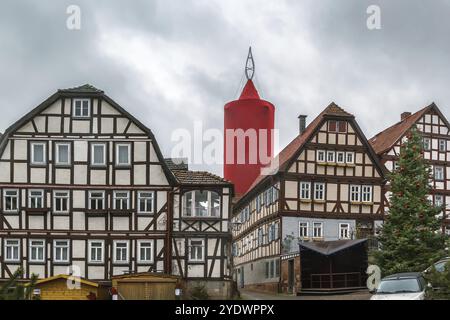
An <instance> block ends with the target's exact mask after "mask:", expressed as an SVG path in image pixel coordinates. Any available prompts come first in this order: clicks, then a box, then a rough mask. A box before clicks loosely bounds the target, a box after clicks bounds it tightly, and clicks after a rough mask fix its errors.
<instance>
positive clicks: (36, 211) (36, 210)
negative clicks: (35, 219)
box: [25, 208, 51, 214]
mask: <svg viewBox="0 0 450 320" xmlns="http://www.w3.org/2000/svg"><path fill="white" fill-rule="evenodd" d="M50 210H51V209H50V208H26V209H25V211H26V213H28V214H43V213H47V212H48V211H50Z"/></svg>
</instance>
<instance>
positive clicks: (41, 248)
mask: <svg viewBox="0 0 450 320" xmlns="http://www.w3.org/2000/svg"><path fill="white" fill-rule="evenodd" d="M29 250H30V252H29V255H30V257H29V261H30V262H45V241H44V240H32V239H30V240H29Z"/></svg>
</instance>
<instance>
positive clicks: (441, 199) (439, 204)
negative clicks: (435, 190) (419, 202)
mask: <svg viewBox="0 0 450 320" xmlns="http://www.w3.org/2000/svg"><path fill="white" fill-rule="evenodd" d="M434 205H435V206H436V207H442V206H443V205H444V197H443V196H442V195H440V194H437V195H435V196H434Z"/></svg>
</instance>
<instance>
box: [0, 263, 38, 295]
mask: <svg viewBox="0 0 450 320" xmlns="http://www.w3.org/2000/svg"><path fill="white" fill-rule="evenodd" d="M22 276H23V270H22V268H18V269H17V270H16V271H15V272H14V273H13V275H12V277H11V278H10V279H9V280H8V281H7V282H6V283H5V284H4V285H3V286H2V287H1V288H0V300H30V299H31V298H32V293H33V289H34V287H35V285H36V281H37V275H35V274H32V275H31V279H30V282H29V283H27V284H24V283H21V282H19V279H20V278H21V277H22Z"/></svg>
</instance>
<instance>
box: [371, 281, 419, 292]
mask: <svg viewBox="0 0 450 320" xmlns="http://www.w3.org/2000/svg"><path fill="white" fill-rule="evenodd" d="M419 291H421V290H420V286H419V282H418V281H417V279H415V278H409V279H390V280H381V283H380V285H379V286H378V290H377V293H380V294H382V293H383V294H386V293H408V292H419Z"/></svg>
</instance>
